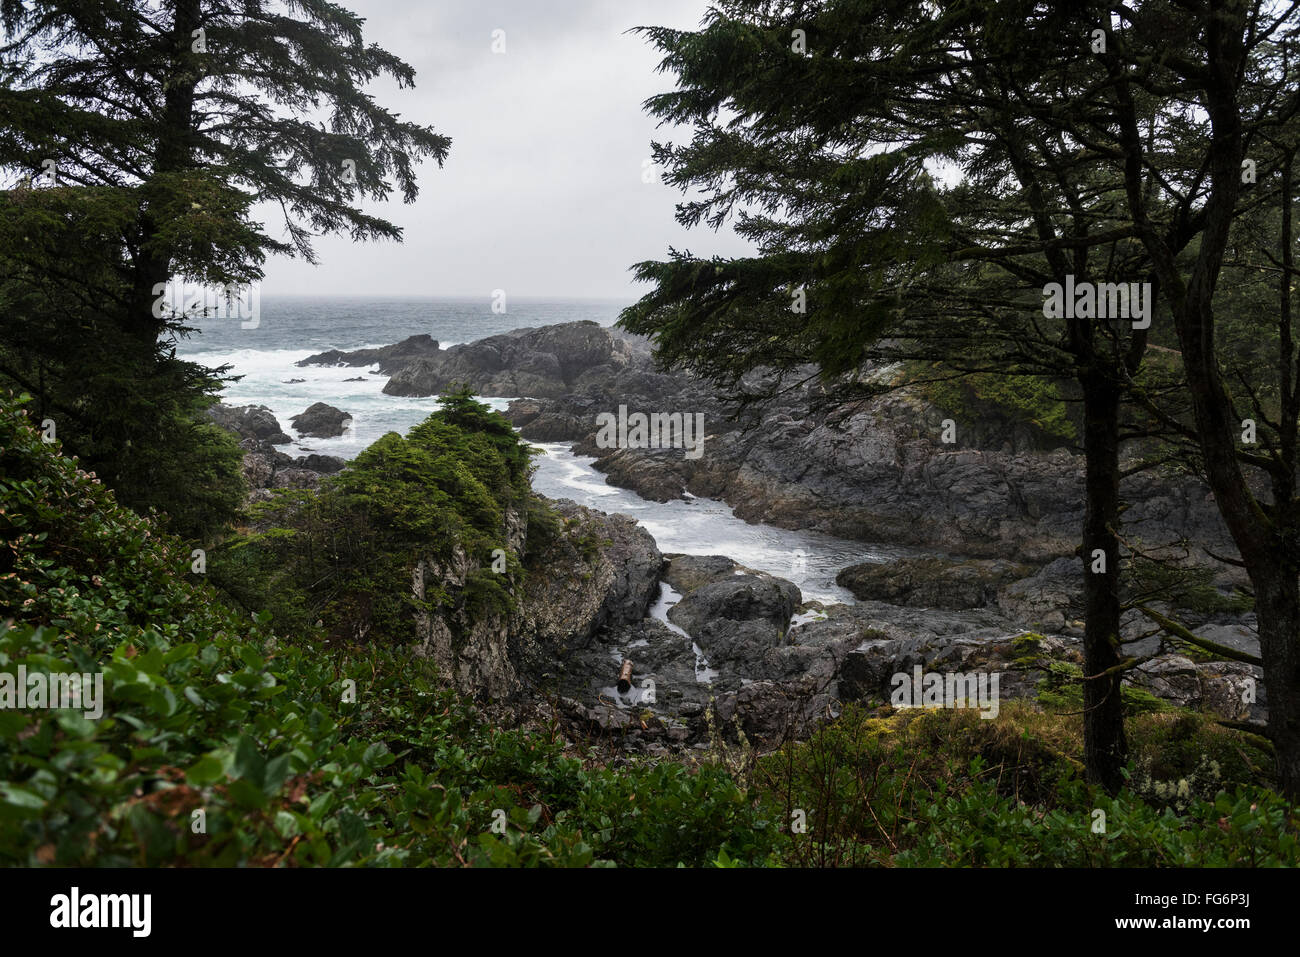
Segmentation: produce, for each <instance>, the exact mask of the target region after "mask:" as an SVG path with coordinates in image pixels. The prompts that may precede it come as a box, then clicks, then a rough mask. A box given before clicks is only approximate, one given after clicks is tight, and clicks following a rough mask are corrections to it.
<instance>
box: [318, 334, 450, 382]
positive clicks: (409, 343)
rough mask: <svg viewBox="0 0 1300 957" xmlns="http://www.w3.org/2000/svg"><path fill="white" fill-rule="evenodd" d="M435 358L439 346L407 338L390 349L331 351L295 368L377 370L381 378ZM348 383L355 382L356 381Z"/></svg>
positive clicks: (425, 339) (428, 339)
mask: <svg viewBox="0 0 1300 957" xmlns="http://www.w3.org/2000/svg"><path fill="white" fill-rule="evenodd" d="M436 355H438V342H437V340H436V339H434V338H432V337H431V336H427V335H418V336H409V337H408V338H406V339H403V340H402V341H401V342H398V343H394V344H393V345H391V346H380V347H379V348H377V349H357V350H355V351H353V352H342V351H340V350H338V349H330V350H329V351H328V352H318V353H316V354H315V355H311V356H308V357H307V358H306V359H300V360H299V361H298V362H297V363H295V365H298V366H300V367H301V366H373V365H377V366H379V371H380V372H381V373H382V374H384V375H393V374H395V373H396V372H398V371H400V370H401V369H404V368H405V367H406V366H407V365H408V364H410V363H411V362H413V361H414V360H416V359H420V358H425V357H429V356H436ZM348 381H350V382H354V381H357V380H355V379H349V380H348Z"/></svg>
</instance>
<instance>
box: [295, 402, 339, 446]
mask: <svg viewBox="0 0 1300 957" xmlns="http://www.w3.org/2000/svg"><path fill="white" fill-rule="evenodd" d="M289 422H290V424H291V425H293V427H294V430H295V431H296V432H297V433H298V434H299V435H305V436H307V437H309V438H313V439H332V438H334V437H335V436H339V435H342V434H343V433H344V432H346V431H347V429H348V427H349V426H351V424H352V416H351V415H349V414H348V413H346V412H344V411H343V410H342V409H336V408H334V406H332V405H327V404H326V403H324V402H315V403H312V404H311V405H310V406H308V407H307V410H306V411H305V412H299V413H298V414H297V415H295V416H294V417H293V418H291V419H290V420H289Z"/></svg>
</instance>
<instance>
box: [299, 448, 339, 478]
mask: <svg viewBox="0 0 1300 957" xmlns="http://www.w3.org/2000/svg"><path fill="white" fill-rule="evenodd" d="M295 461H296V464H297V465H298V467H299V468H303V469H308V470H310V471H312V472H320V473H321V474H322V475H333V474H334V473H335V472H341V471H343V469H344V468H346V467H347V464H348V463H347V460H345V459H341V458H339V457H338V456H337V455H317V454H315V453H313V454H312V455H304V456H301V457H300V458H298V459H297V460H295Z"/></svg>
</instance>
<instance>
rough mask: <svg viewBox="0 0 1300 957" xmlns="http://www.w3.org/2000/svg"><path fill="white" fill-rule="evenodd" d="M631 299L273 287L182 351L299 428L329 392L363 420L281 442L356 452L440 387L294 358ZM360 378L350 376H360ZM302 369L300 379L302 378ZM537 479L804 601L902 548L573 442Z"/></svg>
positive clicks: (400, 424)
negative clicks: (232, 378)
mask: <svg viewBox="0 0 1300 957" xmlns="http://www.w3.org/2000/svg"><path fill="white" fill-rule="evenodd" d="M628 304H629V303H627V302H623V301H615V300H594V299H524V298H513V297H512V298H510V299H509V300H507V303H506V306H507V311H506V312H505V313H495V312H493V311H492V301H491V299H490V298H489V297H487V296H484V297H483V298H482V299H451V298H446V299H443V298H432V297H428V298H419V297H405V298H397V297H392V298H375V297H365V298H362V297H355V298H353V297H315V296H279V297H263V298H262V300H261V303H260V306H261V309H260V315H259V317H258V322H257V325H256V327H255V328H249V329H245V328H243V327H242V326H243V324H242V323H241V322H240V320H239V319H237V318H228V319H217V318H209V319H201V320H195V321H194V322H193V323H192V325H193V326H194V328H195V329H196V330H197V331H196V332H195V333H194V334H192V335H191V336H190V337H189V338H186V339H182V340H180V342H178V344H177V353H178V354H179V355H181V356H184V357H185V358H188V359H192V360H194V361H196V362H201V363H203V364H204V365H207V366H209V367H211V368H216V367H219V366H222V365H229V366H230V367H231V370H230V372H231V374H233V375H237V376H240V378H239V380H238V381H236V382H232V383H230V384H228V385H227V387H226V389H225V390H224V393H223V396H222V399H223V401H225V402H227V403H229V404H231V405H265V406H267V407H268V408H270V409H271V411H272V412H273V413H274V414H275V417H276V418H277V419H279V421H280V424H281V426H282V427H283V428H284V430H285V432H287V433H288V434H290V435H293V434H295V433H294V432H293V429H292V428H291V427H290V425H289V419H290V418H291V417H292V416H294V415H297V414H298V413H299V412H302V411H303V410H304V409H306V408H307V407H308V406H309V405H311V404H312V403H313V402H327V403H329V404H330V405H332V406H335V407H336V408H339V409H342V410H343V411H345V412H347V413H349V414H350V415H351V416H352V421H353V424H352V428H350V429H349V430H348V431H347V432H346V433H345V434H344V435H342V436H339V437H338V438H333V439H303V440H301V441H299V442H296V443H294V444H293V445H288V446H280V448H281V449H282V450H283V451H285V452H287V453H288V454H290V455H301V454H305V453H307V452H319V453H322V454H326V455H338V456H342V457H343V458H352V457H353V456H355V455H356V454H357V453H358V452H360V451H361V450H362V449H364V448H365V447H366V446H368V445H370V443H372V442H374V441H375V440H376V439H378V438H379V437H380V436H382V435H384V434H385V433H387V432H400V433H403V434H405V432H406V431H407V430H408V429H410V428H411V427H412V426H413V425H416V424H417V423H419V422H421V421H423V420H424V419H425V417H427V416H428V415H429V413H430V412H433V411H435V410H436V409H437V407H438V403H437V399H436V397H433V396H431V397H428V398H411V397H406V396H389V395H384V394H383V391H382V390H383V387H384V384H385V383H386V382H387V381H388V379H387V377H386V376H381V375H376V374H372V373H371V372H370V370H368V369H366V368H365V367H349V368H330V367H325V366H306V367H303V368H299V367H297V366H296V365H294V363H295V362H297V361H298V360H300V359H304V358H306V357H307V356H309V355H312V354H313V353H317V352H324V351H325V350H328V349H342V350H352V349H362V348H368V347H374V346H385V345H390V344H392V343H394V342H399V341H401V340H402V339H405V338H406V337H407V336H412V335H417V334H420V333H425V334H428V335H430V336H432V337H433V338H434V339H436V340H438V342H439V343H440V344H441V345H442V347H443V348H447V347H448V346H451V345H456V344H459V343H463V342H472V341H474V340H476V339H482V338H485V337H487V336H491V335H497V334H499V333H502V332H508V331H510V330H511V329H521V328H526V327H530V326H544V325H551V324H553V323H558V322H574V321H577V320H582V319H589V320H592V321H595V322H597V323H600V324H601V325H603V326H610V325H613V324H614V322H615V321H616V320H617V319H618V314H619V311H620V310H621V309H622V308H623V307H624V306H626V305H628ZM357 379H359V380H361V381H349V380H357ZM294 380H299V381H294ZM481 398H482V400H483V401H484V402H487V403H488V404H489V405H491V406H492V407H493V408H496V409H505V407H506V406H507V405H508V404H509V402H510V400H511V399H513V398H520V397H519V396H483V397H481ZM540 447H541V448H542V449H543V451H544V454H542V455H539V456H538V457H537V459H536V463H537V470H536V472H535V474H534V476H533V488H534V489H535V490H536V491H538V492H539V493H541V494H543V495H546V496H549V497H551V498H568V499H573V500H574V501H576V502H578V503H579V504H581V505H586V506H589V507H591V508H597V509H600V510H601V511H604V512H610V513H622V514H626V515H629V516H631V517H633V518H635V519H637V520H638V521H639V522H640V523H641V525H642V526H643V527H644V528H645V529H646V530H647V531H648V532H650V534H651V535H653V536H654V537H655V540H656V541H657V542H658V543H659V548H660V549H661V550H662V551H664V552H682V553H686V554H693V555H727V556H728V557H730V558H732V559H734V560H736V561H738V562H740V563H741V564H743V565H746V566H748V567H750V568H754V569H758V570H760V571H765V572H768V573H770V574H773V575H778V576H780V577H782V578H787V579H790V580H791V581H793V582H794V583H795V584H796V585H798V586H799V587H800V589H801V590H802V591H803V593H804V598H805V600H810V601H812V600H815V601H821V602H823V603H835V602H852V601H853V597H852V595H851V594H850V593H849V592H848V591H847V590H845V589H843V588H840V587H839V586H838V585H836V584H835V574H836V572H837V571H838V570H839V569H841V568H843V567H844V566H845V565H850V564H854V563H856V562H863V561H885V560H888V559H889V558H891V557H894V556H896V555H898V554H900V553H901V551H900V550H899V549H894V548H889V547H885V546H875V545H871V544H869V543H864V542H854V541H847V540H844V539H838V538H834V537H832V536H829V535H821V534H818V533H814V532H797V531H790V530H788V529H781V528H775V527H772V526H768V525H759V524H750V523H747V522H745V521H743V520H741V519H738V518H736V517H735V515H734V514H733V513H732V511H731V509H730V507H729V506H727V505H726V504H725V503H722V502H716V501H712V500H710V499H703V498H688V499H686V500H682V501H673V502H664V503H660V502H651V501H648V500H647V499H643V498H641V496H639V495H637V494H636V493H635V492H632V491H629V490H627V489H621V488H616V487H614V486H612V485H608V484H606V483H605V477H604V475H602V474H601V473H600V472H598V471H596V470H595V469H593V468H592V467H591V463H592V462H593V461H594V460H593V459H590V458H586V457H583V456H575V455H573V454H572V453H570V452H569V451H568V447H567V446H566V445H560V444H547V445H543V446H540Z"/></svg>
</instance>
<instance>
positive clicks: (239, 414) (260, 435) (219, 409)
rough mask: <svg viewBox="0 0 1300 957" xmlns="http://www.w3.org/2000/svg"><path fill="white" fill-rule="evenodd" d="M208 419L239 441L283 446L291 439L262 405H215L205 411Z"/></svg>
mask: <svg viewBox="0 0 1300 957" xmlns="http://www.w3.org/2000/svg"><path fill="white" fill-rule="evenodd" d="M207 415H208V418H210V419H211V420H212V421H213V422H215V423H216V424H217V425H219V426H221V427H222V428H223V429H228V430H229V431H231V432H234V433H235V434H236V435H238V436H239V437H240V438H241V439H257V440H260V441H263V442H269V443H271V444H273V445H284V444H285V443H286V442H292V441H293V439H291V438H289V436H287V435H285V433H284V431H283V430H282V429H281V428H280V423H279V422H277V421H276V418H275V416H274V415H273V414H272V413H271V410H270V409H268V408H267V407H266V406H264V405H235V406H232V405H226V404H225V403H221V402H219V403H217V404H216V405H214V406H211V407H210V408H208V410H207Z"/></svg>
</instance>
